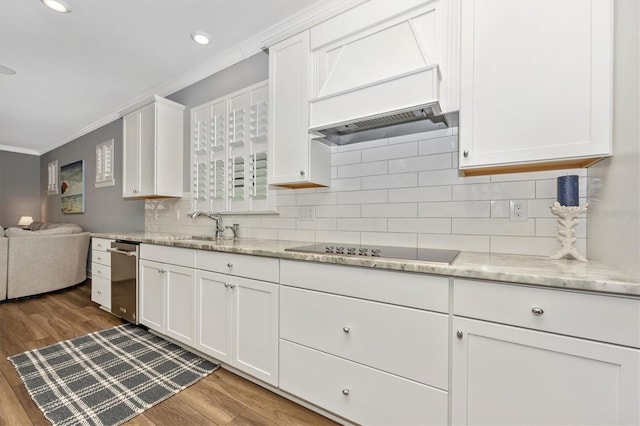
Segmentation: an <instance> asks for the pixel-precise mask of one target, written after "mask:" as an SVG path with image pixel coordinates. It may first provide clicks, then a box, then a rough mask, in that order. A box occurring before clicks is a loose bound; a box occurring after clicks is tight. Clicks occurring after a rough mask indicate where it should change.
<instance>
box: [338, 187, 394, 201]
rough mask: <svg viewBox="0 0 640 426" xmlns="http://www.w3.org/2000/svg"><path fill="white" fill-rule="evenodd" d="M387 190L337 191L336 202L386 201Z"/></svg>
mask: <svg viewBox="0 0 640 426" xmlns="http://www.w3.org/2000/svg"><path fill="white" fill-rule="evenodd" d="M386 202H387V190H386V189H375V190H370V191H349V192H340V193H338V204H371V203H386Z"/></svg>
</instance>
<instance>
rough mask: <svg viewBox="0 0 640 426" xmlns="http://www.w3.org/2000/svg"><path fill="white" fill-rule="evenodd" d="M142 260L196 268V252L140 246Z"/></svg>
mask: <svg viewBox="0 0 640 426" xmlns="http://www.w3.org/2000/svg"><path fill="white" fill-rule="evenodd" d="M140 259H147V260H153V261H155V262H160V263H168V264H170V265H178V266H186V267H187V268H194V267H195V266H196V250H192V249H184V248H177V247H166V246H156V245H153V244H140Z"/></svg>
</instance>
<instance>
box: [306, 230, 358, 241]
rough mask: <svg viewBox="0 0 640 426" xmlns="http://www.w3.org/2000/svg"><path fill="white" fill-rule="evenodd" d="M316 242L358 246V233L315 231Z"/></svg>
mask: <svg viewBox="0 0 640 426" xmlns="http://www.w3.org/2000/svg"><path fill="white" fill-rule="evenodd" d="M316 242H318V243H342V244H360V232H347V231H316Z"/></svg>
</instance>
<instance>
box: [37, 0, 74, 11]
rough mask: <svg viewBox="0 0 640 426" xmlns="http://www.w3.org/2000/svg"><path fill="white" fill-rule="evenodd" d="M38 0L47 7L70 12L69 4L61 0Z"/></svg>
mask: <svg viewBox="0 0 640 426" xmlns="http://www.w3.org/2000/svg"><path fill="white" fill-rule="evenodd" d="M40 1H41V2H42V3H44V5H45V6H47V7H48V8H49V9H51V10H55V11H56V12H60V13H69V12H71V6H69V5H68V4H67V3H66V2H65V1H63V0H40Z"/></svg>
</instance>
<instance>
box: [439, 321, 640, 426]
mask: <svg viewBox="0 0 640 426" xmlns="http://www.w3.org/2000/svg"><path fill="white" fill-rule="evenodd" d="M453 332H454V333H457V332H460V333H461V335H459V336H458V337H453V345H452V348H453V358H452V368H453V372H452V382H451V397H452V423H453V424H462V425H483V424H484V425H486V424H492V425H514V424H545V425H553V424H556V425H587V424H602V425H604V424H607V425H614V424H615V425H617V424H638V423H639V422H640V408H639V407H640V405H638V401H639V400H640V381H639V380H638V377H640V351H639V350H637V349H629V348H625V347H619V346H615V345H609V344H604V343H598V342H593V341H588V340H582V339H576V338H572V337H565V336H560V335H554V334H550V333H542V332H538V331H532V330H526V329H521V328H516V327H511V326H505V325H499V324H493V323H488V322H484V321H476V320H470V319H464V318H459V317H454V320H453ZM454 336H455V335H454ZM460 336H461V337H460Z"/></svg>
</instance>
